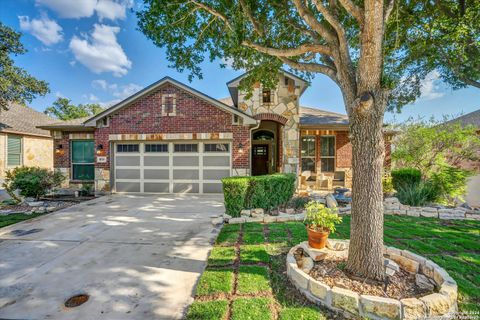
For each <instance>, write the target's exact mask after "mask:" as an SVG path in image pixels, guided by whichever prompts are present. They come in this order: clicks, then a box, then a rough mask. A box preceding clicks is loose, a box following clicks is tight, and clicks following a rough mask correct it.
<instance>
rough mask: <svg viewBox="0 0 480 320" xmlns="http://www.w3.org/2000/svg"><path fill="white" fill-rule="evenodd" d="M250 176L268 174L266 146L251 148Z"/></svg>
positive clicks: (257, 145)
mask: <svg viewBox="0 0 480 320" xmlns="http://www.w3.org/2000/svg"><path fill="white" fill-rule="evenodd" d="M252 174H253V175H254V176H260V175H264V174H268V144H256V145H253V148H252Z"/></svg>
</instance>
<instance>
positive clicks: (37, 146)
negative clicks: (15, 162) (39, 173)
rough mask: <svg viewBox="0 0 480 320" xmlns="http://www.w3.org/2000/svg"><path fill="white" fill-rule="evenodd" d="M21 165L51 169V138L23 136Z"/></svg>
mask: <svg viewBox="0 0 480 320" xmlns="http://www.w3.org/2000/svg"><path fill="white" fill-rule="evenodd" d="M23 165H24V166H27V167H41V168H46V169H53V139H52V138H48V137H45V138H43V137H34V136H23Z"/></svg>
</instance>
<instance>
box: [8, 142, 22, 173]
mask: <svg viewBox="0 0 480 320" xmlns="http://www.w3.org/2000/svg"><path fill="white" fill-rule="evenodd" d="M21 155H22V137H20V136H8V137H7V165H8V166H19V165H21V162H22V161H21V160H22V159H21Z"/></svg>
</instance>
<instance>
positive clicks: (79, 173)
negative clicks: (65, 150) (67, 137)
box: [71, 140, 95, 180]
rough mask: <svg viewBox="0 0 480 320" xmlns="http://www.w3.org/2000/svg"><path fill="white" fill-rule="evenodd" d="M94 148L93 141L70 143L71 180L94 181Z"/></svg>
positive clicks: (74, 141)
mask: <svg viewBox="0 0 480 320" xmlns="http://www.w3.org/2000/svg"><path fill="white" fill-rule="evenodd" d="M94 153H95V146H94V141H93V140H73V141H72V154H71V158H72V179H73V180H93V179H95V168H94V163H95V157H94Z"/></svg>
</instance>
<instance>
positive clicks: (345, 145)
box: [335, 131, 352, 168]
mask: <svg viewBox="0 0 480 320" xmlns="http://www.w3.org/2000/svg"><path fill="white" fill-rule="evenodd" d="M335 141H336V142H335V144H336V145H335V147H336V150H335V153H336V156H337V159H336V160H337V161H336V167H337V168H351V167H352V144H351V143H350V139H349V138H348V131H337V132H336V134H335Z"/></svg>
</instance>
